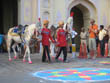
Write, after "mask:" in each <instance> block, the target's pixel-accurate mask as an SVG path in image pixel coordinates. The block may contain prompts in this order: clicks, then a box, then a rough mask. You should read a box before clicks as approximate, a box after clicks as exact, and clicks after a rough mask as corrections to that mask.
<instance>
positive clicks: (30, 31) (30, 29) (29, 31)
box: [7, 24, 38, 64]
mask: <svg viewBox="0 0 110 83" xmlns="http://www.w3.org/2000/svg"><path fill="white" fill-rule="evenodd" d="M13 29H14V28H10V29H9V31H8V34H7V50H8V55H9V61H12V58H11V55H10V48H11V43H12V40H14V41H15V43H14V44H13V46H12V49H13V51H14V54H15V55H14V58H15V59H16V57H17V52H16V50H15V47H16V46H17V45H18V43H22V40H21V38H20V36H19V35H18V34H17V33H13ZM37 31H38V29H37V27H36V24H31V25H29V26H27V27H26V29H25V31H24V35H23V40H24V44H25V46H26V49H25V54H24V56H23V62H25V57H26V54H27V53H28V62H29V63H30V64H31V63H32V61H31V58H30V49H29V43H30V40H31V38H32V36H33V35H34V34H35V33H36V34H35V35H36V36H37Z"/></svg>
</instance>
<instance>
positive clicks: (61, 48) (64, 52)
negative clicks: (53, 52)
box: [56, 47, 67, 61]
mask: <svg viewBox="0 0 110 83" xmlns="http://www.w3.org/2000/svg"><path fill="white" fill-rule="evenodd" d="M62 51H63V55H64V58H63V61H65V60H66V58H67V48H66V47H60V50H59V52H58V55H57V56H56V59H58V58H59V56H60V54H61V52H62Z"/></svg>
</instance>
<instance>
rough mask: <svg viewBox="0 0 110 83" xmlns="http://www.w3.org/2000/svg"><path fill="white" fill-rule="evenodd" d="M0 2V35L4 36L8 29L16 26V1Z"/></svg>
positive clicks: (3, 0) (6, 0)
mask: <svg viewBox="0 0 110 83" xmlns="http://www.w3.org/2000/svg"><path fill="white" fill-rule="evenodd" d="M0 2H1V3H0V10H1V12H0V27H1V30H0V34H6V33H7V31H8V29H9V28H10V27H12V26H16V25H17V24H18V0H1V1H0Z"/></svg>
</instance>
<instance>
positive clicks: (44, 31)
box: [41, 28, 55, 46]
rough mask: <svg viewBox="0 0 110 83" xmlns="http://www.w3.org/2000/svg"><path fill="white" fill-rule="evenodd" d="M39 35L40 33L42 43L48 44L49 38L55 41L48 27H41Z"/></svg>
mask: <svg viewBox="0 0 110 83" xmlns="http://www.w3.org/2000/svg"><path fill="white" fill-rule="evenodd" d="M41 35H42V45H44V46H49V45H50V42H49V39H51V41H52V42H55V41H54V40H53V39H52V37H51V34H50V30H49V29H47V28H43V29H42V31H41Z"/></svg>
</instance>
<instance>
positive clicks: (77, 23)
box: [70, 4, 90, 51]
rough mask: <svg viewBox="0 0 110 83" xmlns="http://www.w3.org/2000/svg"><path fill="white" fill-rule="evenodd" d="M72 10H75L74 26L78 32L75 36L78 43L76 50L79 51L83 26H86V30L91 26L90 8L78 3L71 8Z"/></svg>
mask: <svg viewBox="0 0 110 83" xmlns="http://www.w3.org/2000/svg"><path fill="white" fill-rule="evenodd" d="M71 12H74V13H75V14H74V16H73V27H74V28H75V30H76V32H77V33H78V35H77V37H76V38H75V43H76V47H77V48H76V50H77V51H79V49H80V32H81V28H82V27H84V28H85V29H86V30H87V29H88V27H89V19H90V13H89V10H88V9H87V8H86V7H85V6H83V5H82V4H78V5H76V6H74V7H72V8H71V11H70V13H71Z"/></svg>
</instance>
